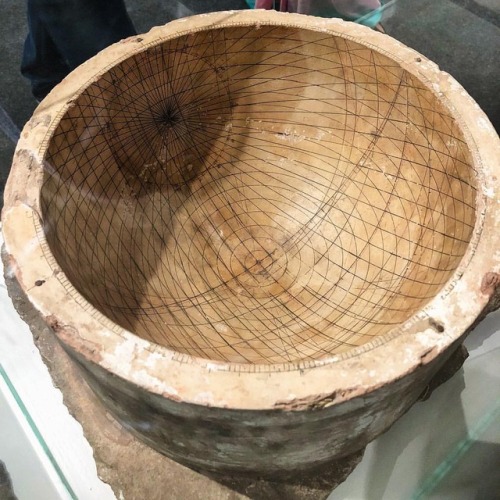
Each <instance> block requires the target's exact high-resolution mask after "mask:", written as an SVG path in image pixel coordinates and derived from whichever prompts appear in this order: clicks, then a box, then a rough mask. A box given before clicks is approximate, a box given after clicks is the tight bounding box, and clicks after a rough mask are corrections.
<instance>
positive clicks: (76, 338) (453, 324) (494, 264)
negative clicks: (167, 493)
mask: <svg viewBox="0 0 500 500" xmlns="http://www.w3.org/2000/svg"><path fill="white" fill-rule="evenodd" d="M264 25H273V26H283V27H290V28H299V29H306V30H313V31H320V32H323V33H327V34H331V35H334V36H339V37H342V38H345V39H347V40H351V41H353V42H356V43H359V44H362V45H364V46H366V47H368V48H369V49H371V50H374V51H376V52H379V53H381V54H383V55H385V56H388V57H389V58H391V59H392V60H394V61H395V62H396V63H397V64H399V65H400V66H401V67H402V68H403V69H404V70H406V71H408V72H409V73H410V74H412V75H414V76H416V77H417V78H418V79H420V81H422V82H423V83H424V84H425V85H426V87H427V88H428V89H429V90H431V91H432V92H433V93H434V94H435V95H437V96H438V97H439V99H440V100H441V102H442V103H443V105H444V106H445V108H446V109H447V110H448V111H449V112H450V115H451V116H453V117H454V118H455V119H456V120H457V122H458V124H459V127H460V129H461V132H462V133H463V135H464V138H465V141H466V142H467V145H468V147H469V150H470V152H471V155H472V161H473V166H474V168H475V170H476V174H477V179H478V190H477V200H476V223H475V228H474V232H473V235H472V239H471V242H474V244H471V243H470V244H469V246H468V248H467V250H466V252H465V254H464V256H463V257H462V260H461V262H460V264H459V267H458V268H457V269H456V270H455V272H454V273H453V274H452V276H451V277H450V278H449V280H448V281H447V283H446V284H445V285H444V286H443V287H442V288H441V289H440V290H439V292H438V293H437V294H436V296H435V297H434V298H433V299H431V300H430V302H428V303H427V305H426V306H425V307H423V308H422V309H421V310H420V311H418V312H417V313H416V314H414V315H412V316H411V317H410V318H409V319H408V320H407V321H405V322H404V323H402V324H401V325H400V326H399V327H396V328H395V329H392V330H391V331H389V332H388V333H387V334H385V335H382V336H380V337H377V338H376V339H374V341H371V342H369V343H368V344H364V345H362V346H360V347H358V348H355V349H351V350H349V351H347V352H346V353H341V354H337V355H332V356H330V357H328V358H324V359H321V360H311V361H308V360H307V361H298V362H291V363H286V362H285V363H279V364H272V365H265V364H242V363H228V362H223V361H211V360H207V359H202V358H198V357H195V356H191V355H188V354H183V353H179V352H175V351H172V350H170V349H168V348H167V347H163V346H160V345H157V344H155V343H152V342H149V341H147V340H144V339H142V338H140V337H138V336H136V335H135V334H133V333H131V332H129V331H127V330H126V329H124V328H122V327H120V326H118V325H117V324H116V323H114V322H112V321H111V320H110V319H108V318H106V317H105V316H104V315H103V314H102V313H100V312H99V311H97V310H96V309H95V308H94V307H93V306H92V305H91V304H90V303H89V302H87V301H86V299H84V298H83V296H81V295H80V294H79V293H78V292H77V291H76V289H75V288H74V287H73V286H72V285H71V283H70V282H69V280H68V279H67V277H66V276H65V274H64V273H63V272H62V270H61V269H60V267H59V266H58V264H57V262H56V260H55V258H54V256H53V255H52V253H51V252H50V249H49V246H48V243H47V240H46V238H45V234H44V230H43V222H42V218H41V209H40V196H39V193H40V188H41V186H42V183H43V172H44V166H43V158H44V155H45V152H46V150H47V148H48V145H49V141H50V137H51V134H52V133H53V131H54V130H55V128H56V127H57V125H58V123H59V121H60V119H61V118H62V117H63V116H64V114H65V113H66V111H67V110H68V109H69V108H70V107H71V105H72V103H73V102H74V101H75V96H78V95H79V94H80V93H81V92H82V91H83V90H84V89H85V88H87V87H88V86H89V85H90V84H91V83H92V82H94V81H96V79H98V78H99V76H100V75H102V74H103V73H105V72H106V71H108V70H109V69H111V68H112V67H113V66H115V65H116V64H117V63H119V62H121V61H123V60H125V59H127V58H128V57H130V56H132V55H135V54H137V53H139V52H142V51H145V50H147V49H148V48H150V47H152V46H154V45H157V44H159V43H161V42H163V41H167V40H169V39H171V38H177V37H179V36H183V35H185V34H190V33H194V32H196V31H203V30H210V29H218V28H231V27H236V26H245V27H255V29H259V28H260V27H261V26H264ZM479 146H480V147H479ZM499 158H500V140H499V138H498V135H497V133H496V132H495V130H494V128H493V126H492V125H491V123H490V122H489V120H488V118H487V117H486V115H485V114H484V113H483V112H482V110H481V109H480V108H479V106H478V105H477V104H476V103H475V102H474V100H473V99H472V98H471V97H470V96H469V95H468V94H467V93H466V91H465V90H464V89H463V88H462V87H461V85H460V84H459V83H458V82H456V80H454V79H453V78H452V77H451V76H450V75H448V74H446V73H444V72H442V71H440V70H439V68H438V66H437V65H436V64H435V63H433V62H431V61H429V60H428V59H427V58H426V57H424V56H422V55H421V54H419V53H418V52H416V51H414V50H413V49H410V48H408V47H406V46H404V45H402V44H401V43H400V42H397V41H396V40H394V39H392V38H391V37H389V36H387V35H384V34H381V33H378V32H375V31H373V30H371V29H369V28H366V27H364V26H360V25H357V24H354V23H347V22H344V21H341V20H339V19H323V18H315V17H311V16H303V15H299V14H284V13H278V12H272V11H258V10H248V11H227V12H217V13H211V14H202V15H198V16H193V17H189V18H183V19H179V20H176V21H173V22H171V23H168V24H166V25H165V26H161V27H156V28H153V29H152V30H151V31H150V32H149V33H146V34H142V35H139V36H134V37H131V38H128V39H126V40H123V41H121V42H118V43H117V44H114V45H112V46H111V47H108V48H107V49H105V50H103V51H102V52H100V53H99V54H98V55H96V56H95V57H94V58H92V59H90V60H89V61H87V62H86V63H84V64H83V65H81V66H80V67H78V68H77V69H76V70H74V71H73V72H72V73H71V74H70V75H69V76H68V77H67V78H66V79H65V80H64V81H63V82H62V83H60V84H59V85H58V86H57V87H56V88H55V89H54V90H53V91H52V92H51V93H50V94H49V96H48V97H47V98H46V99H45V100H44V101H42V103H41V104H40V105H39V106H38V107H37V109H36V110H35V112H34V114H33V116H32V118H31V119H30V121H29V122H28V123H27V124H26V125H25V127H24V129H23V131H22V134H21V138H20V140H19V143H18V145H17V148H16V152H15V155H14V161H13V166H12V170H11V173H10V175H9V178H8V181H7V185H6V189H5V204H4V208H3V211H2V219H3V233H4V239H5V249H6V252H7V256H8V259H9V262H10V265H11V267H12V270H13V272H14V273H15V275H16V278H17V280H18V281H19V283H20V285H21V288H22V289H23V290H24V292H25V293H26V295H27V297H28V299H29V300H30V302H32V304H33V305H34V306H35V308H36V309H37V310H38V311H39V312H40V313H41V315H42V316H43V317H44V319H45V321H46V322H47V323H48V324H49V325H50V326H51V327H52V329H53V330H54V331H55V333H56V335H57V337H58V338H59V339H60V340H61V342H62V343H63V345H64V346H65V347H66V348H67V349H69V351H70V353H72V354H73V355H75V356H76V357H77V358H79V359H80V360H81V361H82V362H83V363H84V364H88V365H89V366H92V365H99V366H100V367H101V368H103V369H104V370H106V371H107V372H110V373H112V374H114V375H116V376H118V377H120V378H122V379H124V380H126V381H128V382H130V383H132V384H134V385H137V386H139V387H141V388H143V389H144V390H146V391H148V392H151V393H154V394H158V395H161V396H163V397H165V398H167V399H170V400H173V401H178V402H180V401H181V402H185V403H192V404H198V405H203V406H215V407H220V408H231V409H252V410H257V409H258V410H263V409H278V410H283V409H291V410H301V409H305V408H308V407H311V405H314V407H315V408H317V407H318V404H319V406H330V405H332V404H338V403H341V402H343V401H346V400H348V399H351V398H352V397H355V396H361V395H364V394H367V393H369V392H371V391H373V390H376V389H377V388H380V387H382V386H384V385H386V384H389V383H391V382H393V381H394V380H397V379H399V378H401V377H403V376H405V375H407V374H410V373H412V372H413V371H414V370H416V369H417V368H418V367H419V366H422V365H424V364H428V363H431V362H435V361H436V359H437V357H438V356H439V355H440V354H441V353H442V352H443V351H445V350H447V348H448V347H449V346H450V345H452V344H454V343H456V342H458V341H460V339H461V338H462V337H463V336H464V334H465V333H466V331H467V330H468V329H469V327H470V326H471V325H472V324H473V323H474V322H475V321H476V319H477V318H478V317H479V316H480V314H481V312H482V311H483V310H484V309H485V307H486V306H487V305H488V303H489V301H490V300H491V299H492V296H493V295H494V293H495V288H496V286H497V285H498V283H499V282H500V279H499V278H500V275H499V274H498V273H500V250H499V249H500V245H499V243H500V231H499V230H498V229H499V227H500V215H499V208H498V207H499V198H498V182H496V181H497V179H498V177H499V176H500V164H499V163H500V162H499ZM35 283H42V285H41V286H37V285H36V284H35ZM361 354H363V355H362V356H361ZM388 359H389V360H391V362H390V363H388V362H387V360H388Z"/></svg>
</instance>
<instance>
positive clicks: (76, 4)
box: [21, 0, 136, 100]
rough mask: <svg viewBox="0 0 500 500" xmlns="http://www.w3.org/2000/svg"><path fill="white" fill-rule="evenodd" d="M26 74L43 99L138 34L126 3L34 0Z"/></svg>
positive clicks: (30, 9) (26, 47)
mask: <svg viewBox="0 0 500 500" xmlns="http://www.w3.org/2000/svg"><path fill="white" fill-rule="evenodd" d="M28 28H29V33H28V37H27V38H26V42H25V44H24V52H23V59H22V63H21V73H22V74H23V75H24V76H25V77H26V78H28V79H29V80H30V82H31V89H32V93H33V95H34V96H35V98H36V99H38V100H41V99H43V98H44V97H45V96H46V95H47V94H48V93H49V92H50V91H51V90H52V88H53V87H55V86H56V85H57V84H58V83H59V82H60V81H61V80H62V79H63V78H64V77H65V76H66V75H67V74H68V73H69V72H70V71H72V70H73V69H75V68H76V67H77V66H79V65H80V64H81V63H83V62H84V61H86V60H87V59H89V58H90V57H92V56H94V55H95V54H97V53H98V52H99V51H100V50H102V49H104V48H105V47H107V46H108V45H111V44H112V43H114V42H117V41H119V40H121V39H122V38H126V37H129V36H132V35H135V34H136V31H135V28H134V26H133V24H132V21H131V20H130V18H129V16H128V14H127V10H126V8H125V4H124V2H123V0H28Z"/></svg>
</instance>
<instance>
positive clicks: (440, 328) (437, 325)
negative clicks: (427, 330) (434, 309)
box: [429, 318, 444, 333]
mask: <svg viewBox="0 0 500 500" xmlns="http://www.w3.org/2000/svg"><path fill="white" fill-rule="evenodd" d="M429 323H430V325H431V327H432V328H434V330H436V332H438V333H443V332H444V326H443V325H442V324H441V323H439V322H438V321H436V320H435V319H433V318H429Z"/></svg>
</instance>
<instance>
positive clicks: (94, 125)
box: [42, 26, 476, 364]
mask: <svg viewBox="0 0 500 500" xmlns="http://www.w3.org/2000/svg"><path fill="white" fill-rule="evenodd" d="M45 161H46V167H47V168H46V176H45V182H44V186H43V189H42V206H43V217H44V227H45V230H46V234H47V239H48V242H49V244H50V247H51V250H52V252H53V253H54V255H55V256H56V258H57V260H58V262H59V264H60V265H61V268H62V269H63V271H64V272H65V273H66V275H67V276H68V278H69V280H70V281H71V283H72V284H73V285H74V286H75V287H76V288H77V290H78V291H79V292H80V293H81V294H82V295H83V296H84V297H85V298H86V299H87V300H88V301H89V302H90V303H91V304H93V306H94V307H95V308H97V309H98V310H99V311H101V312H102V313H104V314H105V315H106V316H107V317H109V318H110V319H112V320H113V321H115V322H117V323H118V324H119V325H121V326H123V327H125V328H127V329H129V330H131V331H132V332H134V333H136V334H137V335H139V336H141V337H143V338H145V339H148V340H151V341H153V342H156V343H158V344H161V345H164V346H167V347H169V348H170V349H173V350H175V351H178V352H182V353H187V354H191V355H193V356H198V357H202V358H206V359H212V360H220V361H227V362H235V363H254V364H260V363H264V364H270V363H282V362H295V361H298V360H308V359H310V360H318V359H322V358H325V357H327V356H331V355H332V354H335V353H341V352H345V351H348V350H350V349H352V348H354V347H357V346H360V345H363V344H366V343H368V342H370V341H372V340H373V339H374V338H376V337H380V336H383V335H384V334H386V333H387V332H390V331H391V330H392V329H394V328H396V327H397V326H398V325H400V324H401V323H402V322H404V321H405V320H407V319H408V318H410V317H411V316H412V315H413V314H414V313H415V312H417V311H418V310H419V309H420V308H422V307H423V306H424V305H425V304H426V303H427V302H428V301H429V300H430V299H432V298H433V297H434V296H435V295H436V294H437V293H438V292H439V291H440V290H441V289H442V288H443V286H444V285H445V283H446V282H447V280H448V279H449V278H450V277H451V276H452V274H453V273H454V271H455V270H456V269H457V266H458V265H459V263H460V261H461V259H462V257H463V256H464V253H465V251H466V249H467V247H468V245H469V242H470V240H471V236H472V231H473V228H474V224H475V200H476V187H475V186H476V177H475V175H476V174H475V172H474V169H473V167H472V160H471V158H470V154H469V152H468V148H467V145H466V143H465V140H464V138H463V135H462V133H461V132H460V129H459V127H458V125H457V124H456V123H455V121H454V119H453V118H452V117H451V115H450V113H449V112H448V110H447V109H446V108H445V106H444V105H443V104H442V103H440V102H439V100H438V98H437V96H436V95H435V94H434V93H433V92H431V91H430V90H429V89H428V88H427V86H426V85H424V84H423V83H422V82H421V81H420V80H418V79H417V78H416V77H415V76H413V75H411V74H410V73H408V72H406V71H404V70H403V69H402V68H401V67H400V66H399V65H398V64H397V63H396V62H394V61H392V60H391V59H390V58H388V57H387V56H385V55H383V54H380V53H378V52H376V51H374V50H371V49H370V48H368V47H365V46H363V45H360V44H358V43H355V42H353V41H350V40H347V39H343V38H341V37H334V36H332V35H331V34H328V33H321V32H316V31H310V30H300V29H297V28H293V27H290V28H285V27H282V26H280V27H273V26H261V27H260V29H256V28H255V27H241V26H240V27H228V28H218V29H211V30H204V31H200V32H197V33H193V34H191V35H185V36H179V37H177V38H174V39H171V40H168V41H163V42H161V43H159V44H158V45H157V46H155V47H150V48H148V49H147V50H145V51H143V52H139V53H137V54H135V55H134V56H132V57H130V58H129V59H127V60H125V61H123V62H121V63H119V64H116V65H115V66H114V67H112V69H110V70H109V71H107V72H106V73H105V74H104V75H102V76H101V77H100V78H99V79H98V80H97V81H95V82H93V83H92V84H90V85H89V86H88V88H87V89H86V90H85V91H84V92H83V93H82V94H81V95H80V96H79V97H78V98H77V99H76V100H75V102H74V105H73V106H72V107H71V108H70V109H69V110H68V111H67V112H66V114H65V115H64V117H63V118H62V119H61V121H60V123H59V125H58V126H57V128H56V130H55V131H54V133H53V135H52V137H51V138H50V145H49V148H48V152H47V155H46V158H45Z"/></svg>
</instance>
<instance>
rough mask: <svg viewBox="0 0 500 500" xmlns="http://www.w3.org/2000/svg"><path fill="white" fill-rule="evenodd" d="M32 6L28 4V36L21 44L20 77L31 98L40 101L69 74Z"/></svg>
mask: <svg viewBox="0 0 500 500" xmlns="http://www.w3.org/2000/svg"><path fill="white" fill-rule="evenodd" d="M34 3H35V2H31V1H30V0H28V36H27V37H26V41H25V42H24V50H23V57H22V62H21V73H22V74H23V76H25V77H26V78H27V79H28V80H29V81H30V83H31V92H32V94H33V95H34V96H35V98H36V99H37V100H41V99H43V98H44V97H45V96H46V95H47V94H48V93H49V92H50V91H51V90H52V88H53V87H55V86H56V85H57V84H58V83H59V82H60V81H61V80H62V79H63V78H64V77H65V76H66V75H67V74H68V73H69V72H70V68H69V66H68V64H67V63H66V62H65V61H64V59H63V58H62V56H61V54H60V53H59V52H58V50H57V47H56V46H55V44H54V42H53V41H52V38H51V37H50V35H49V33H48V32H47V30H46V29H45V26H44V24H43V22H42V21H41V20H40V17H39V12H38V10H37V9H36V8H34V6H33V4H34Z"/></svg>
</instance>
